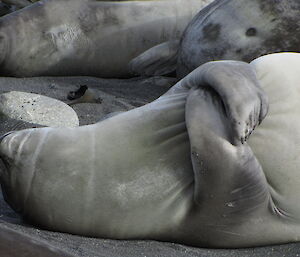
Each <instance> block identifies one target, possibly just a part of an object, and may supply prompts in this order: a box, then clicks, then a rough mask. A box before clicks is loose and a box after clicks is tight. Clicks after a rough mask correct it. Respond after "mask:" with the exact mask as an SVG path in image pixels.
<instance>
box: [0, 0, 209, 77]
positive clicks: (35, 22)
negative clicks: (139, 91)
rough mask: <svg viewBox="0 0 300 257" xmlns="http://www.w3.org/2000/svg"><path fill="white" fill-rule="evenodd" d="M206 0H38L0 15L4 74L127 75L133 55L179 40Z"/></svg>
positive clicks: (0, 44) (0, 41) (2, 69)
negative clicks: (0, 16)
mask: <svg viewBox="0 0 300 257" xmlns="http://www.w3.org/2000/svg"><path fill="white" fill-rule="evenodd" d="M206 2H207V1H204V0H174V1H173V0H157V1H96V0H62V1H56V0H43V1H39V2H37V3H35V4H33V5H31V6H29V7H27V8H24V9H22V10H20V11H18V12H15V13H12V14H10V15H7V16H5V17H2V18H1V20H0V34H1V35H0V36H1V37H0V39H1V40H0V49H1V60H0V61H1V65H0V66H1V67H0V70H1V74H2V75H9V76H21V77H27V76H41V75H55V76H58V75H65V76H66V75H89V76H98V77H124V76H128V75H129V71H128V68H127V64H128V63H129V62H130V61H131V59H132V58H134V57H136V56H137V55H139V54H140V53H142V52H144V51H146V50H147V49H148V48H151V47H153V46H155V45H156V44H160V43H163V42H165V41H168V40H174V39H178V38H180V37H181V35H182V32H183V30H184V29H185V27H186V26H187V24H188V22H189V21H190V20H191V19H192V18H193V16H194V15H195V14H196V13H197V12H198V11H199V10H200V9H201V8H202V6H203V5H204V4H205V3H206Z"/></svg>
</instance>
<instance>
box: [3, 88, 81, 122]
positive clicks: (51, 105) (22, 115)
mask: <svg viewBox="0 0 300 257" xmlns="http://www.w3.org/2000/svg"><path fill="white" fill-rule="evenodd" d="M0 116H2V118H3V116H4V118H10V119H15V120H19V121H22V122H28V123H34V124H39V125H42V126H49V127H76V126H78V125H79V120H78V117H77V114H76V112H75V111H74V110H73V109H72V108H71V107H70V106H68V105H67V104H65V103H63V102H61V101H59V100H56V99H53V98H50V97H46V96H42V95H38V94H32V93H25V92H18V91H11V92H8V93H4V94H1V95H0Z"/></svg>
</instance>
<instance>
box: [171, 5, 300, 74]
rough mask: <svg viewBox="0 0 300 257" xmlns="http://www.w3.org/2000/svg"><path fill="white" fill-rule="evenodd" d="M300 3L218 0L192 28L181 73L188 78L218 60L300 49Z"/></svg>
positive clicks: (182, 50) (246, 58)
mask: <svg viewBox="0 0 300 257" xmlns="http://www.w3.org/2000/svg"><path fill="white" fill-rule="evenodd" d="M299 13H300V2H299V0H285V1H278V0H251V1H249V0H216V1H214V2H213V3H212V4H210V5H209V6H208V7H206V8H204V9H203V10H201V11H200V12H199V13H198V14H197V15H196V16H195V17H194V19H193V20H192V21H191V23H190V24H189V25H188V27H187V29H186V30H185V33H184V35H183V38H182V41H181V45H180V48H179V56H178V64H177V73H178V76H179V77H181V78H182V77H184V76H185V75H187V74H188V73H190V72H191V71H192V70H194V69H195V68H197V67H198V66H199V65H201V64H203V63H206V62H208V61H214V60H240V61H245V62H251V61H252V60H254V59H255V58H258V57H260V56H262V55H265V54H269V53H276V52H282V51H291V52H299V50H300V40H299V39H300V29H299V28H300V18H299Z"/></svg>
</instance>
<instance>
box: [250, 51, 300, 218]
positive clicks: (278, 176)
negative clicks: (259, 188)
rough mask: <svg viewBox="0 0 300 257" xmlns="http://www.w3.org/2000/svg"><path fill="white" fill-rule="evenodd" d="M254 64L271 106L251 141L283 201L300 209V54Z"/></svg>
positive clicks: (261, 60) (268, 57) (259, 61)
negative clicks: (299, 203) (299, 205)
mask: <svg viewBox="0 0 300 257" xmlns="http://www.w3.org/2000/svg"><path fill="white" fill-rule="evenodd" d="M252 65H254V67H255V68H256V70H257V75H258V79H259V80H260V82H261V83H262V86H263V88H264V90H265V91H266V92H267V94H268V97H269V103H270V107H269V113H268V115H267V116H266V118H265V120H264V121H263V122H262V124H261V125H260V126H259V127H258V128H257V129H256V130H255V132H254V134H253V135H252V136H251V137H250V140H249V144H250V146H251V147H252V150H253V151H254V153H255V155H256V156H257V158H258V160H259V161H260V163H261V165H262V167H263V170H264V173H265V175H266V177H267V180H268V182H269V184H270V186H271V187H272V188H273V189H274V190H275V191H276V193H277V194H279V195H280V196H281V197H282V198H283V202H285V203H287V202H289V203H292V202H294V203H297V204H294V205H293V207H292V208H295V211H299V212H300V208H299V207H297V206H298V201H299V197H300V191H299V184H300V158H299V154H300V57H299V54H292V53H287V54H280V55H276V54H275V55H270V56H266V57H262V58H259V59H257V60H255V61H254V62H252ZM279 200H280V197H279ZM286 200H288V201H286ZM283 204H284V203H283ZM289 208H290V206H289ZM298 208H299V209H298Z"/></svg>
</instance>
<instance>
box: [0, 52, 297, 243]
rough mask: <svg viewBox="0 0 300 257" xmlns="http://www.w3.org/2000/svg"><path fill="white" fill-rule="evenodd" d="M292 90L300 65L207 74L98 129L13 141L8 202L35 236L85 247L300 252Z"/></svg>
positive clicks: (228, 64) (25, 134)
mask: <svg viewBox="0 0 300 257" xmlns="http://www.w3.org/2000/svg"><path fill="white" fill-rule="evenodd" d="M255 71H256V72H257V76H258V77H256V74H255ZM299 80H300V54H277V55H271V56H266V57H262V58H260V59H258V60H255V61H254V62H252V63H251V64H246V63H243V62H237V61H222V62H212V63H207V64H205V65H203V66H201V67H200V68H198V69H196V70H195V71H194V72H192V73H191V74H189V75H188V76H187V77H185V78H184V79H183V80H181V81H180V82H179V83H177V84H176V85H175V86H174V87H173V88H171V89H170V90H169V91H168V92H167V93H166V94H164V95H163V96H161V97H160V98H158V99H157V100H156V101H154V102H152V103H150V104H147V105H145V106H143V107H140V108H137V109H134V110H131V111H128V112H125V113H122V114H119V115H116V116H114V117H112V118H109V119H106V120H104V121H102V122H99V123H97V124H94V125H89V126H82V127H79V128H59V129H55V128H40V129H29V130H23V131H19V132H12V133H10V134H8V135H6V136H4V137H3V139H2V141H1V143H0V155H1V158H2V159H3V161H4V163H5V166H6V168H7V169H6V170H3V171H2V172H1V184H2V187H3V191H4V193H5V198H6V200H7V202H8V203H9V204H10V205H11V206H12V207H13V208H14V210H16V211H18V212H19V213H21V214H22V215H23V216H24V217H25V218H26V219H27V220H29V221H30V222H32V223H34V224H37V225H38V226H40V227H44V228H47V229H50V230H57V231H63V232H68V233H74V234H80V235H87V236H96V237H105V238H117V239H138V238H139V239H141V238H142V239H156V240H164V241H175V242H180V243H185V244H189V245H197V246H209V247H246V246H257V245H265V244H274V243H285V242H292V241H298V240H299V236H300V226H299V219H300V208H299V205H298V202H299V197H300V192H299V183H300V176H299V165H300V163H299V162H300V160H299V158H298V155H299V151H300V148H299V146H300V129H299V127H300V112H299V109H300V100H299V99H300V90H299V89H300V84H299V83H298V82H299ZM259 83H261V85H262V87H263V89H264V90H265V91H266V93H267V95H268V97H269V108H270V110H269V114H268V115H267V116H266V113H267V108H268V100H267V96H266V94H265V93H264V91H263V90H262V88H261V87H260V84H259ZM265 116H266V118H265V120H264V121H263V123H262V124H261V125H260V126H259V127H258V128H257V129H256V130H255V133H253V134H252V135H251V137H250V139H249V140H248V142H249V144H248V143H246V142H245V140H247V138H248V137H249V136H250V134H251V133H252V131H253V129H254V128H255V127H256V126H257V125H258V124H259V123H260V122H261V121H262V120H263V118H264V117H265ZM287 123H289V126H288V127H287V126H286V124H287ZM252 151H253V152H252Z"/></svg>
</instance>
